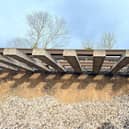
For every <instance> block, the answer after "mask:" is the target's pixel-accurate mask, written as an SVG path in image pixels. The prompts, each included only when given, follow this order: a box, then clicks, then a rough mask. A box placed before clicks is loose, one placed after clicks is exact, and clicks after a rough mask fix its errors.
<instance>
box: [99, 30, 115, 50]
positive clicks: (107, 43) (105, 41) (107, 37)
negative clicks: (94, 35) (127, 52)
mask: <svg viewBox="0 0 129 129" xmlns="http://www.w3.org/2000/svg"><path fill="white" fill-rule="evenodd" d="M115 43H116V42H115V38H114V34H113V33H110V32H106V33H104V34H103V36H102V41H101V46H100V47H101V48H105V49H112V48H113V47H114V45H115Z"/></svg>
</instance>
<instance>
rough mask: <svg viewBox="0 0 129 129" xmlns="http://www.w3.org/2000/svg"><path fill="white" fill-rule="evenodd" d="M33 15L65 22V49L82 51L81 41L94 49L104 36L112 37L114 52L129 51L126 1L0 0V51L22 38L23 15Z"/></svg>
mask: <svg viewBox="0 0 129 129" xmlns="http://www.w3.org/2000/svg"><path fill="white" fill-rule="evenodd" d="M34 11H47V12H49V13H51V14H52V15H56V16H59V17H62V18H64V19H65V21H66V23H67V28H68V30H69V35H70V41H69V43H66V45H65V48H73V49H79V48H82V44H81V42H82V41H84V40H90V41H93V42H95V43H96V46H97V45H98V43H99V42H100V39H101V37H102V34H103V33H104V32H112V33H114V35H115V40H116V45H115V48H118V49H128V48H129V0H0V47H8V43H9V41H10V40H12V39H13V38H15V37H24V36H25V35H26V31H27V21H26V15H27V14H30V13H32V12H34Z"/></svg>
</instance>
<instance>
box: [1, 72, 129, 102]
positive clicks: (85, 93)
mask: <svg viewBox="0 0 129 129" xmlns="http://www.w3.org/2000/svg"><path fill="white" fill-rule="evenodd" d="M128 93H129V77H120V76H116V77H110V76H103V75H97V76H90V75H89V76H88V75H85V74H81V75H73V74H64V75H61V74H41V73H34V74H30V73H9V72H2V73H0V96H1V98H2V96H7V95H11V96H12V95H14V96H20V97H25V98H29V99H31V98H35V97H40V96H44V95H50V96H54V97H55V98H57V99H58V100H59V101H61V102H65V103H73V102H80V101H84V100H110V99H111V98H112V97H113V96H119V95H123V94H128Z"/></svg>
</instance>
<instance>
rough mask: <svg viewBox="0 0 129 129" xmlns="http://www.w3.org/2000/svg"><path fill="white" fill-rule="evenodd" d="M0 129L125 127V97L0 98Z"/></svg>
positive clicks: (128, 113) (128, 124) (128, 123)
mask: <svg viewBox="0 0 129 129" xmlns="http://www.w3.org/2000/svg"><path fill="white" fill-rule="evenodd" d="M0 129H129V96H122V97H115V98H113V100H111V101H107V102H104V101H103V102H102V101H96V102H90V101H85V102H80V103H73V104H64V103H60V102H58V101H57V100H56V99H55V98H54V97H52V96H44V97H40V98H35V99H33V100H28V99H24V98H20V97H17V96H9V97H8V98H7V99H6V100H4V101H0Z"/></svg>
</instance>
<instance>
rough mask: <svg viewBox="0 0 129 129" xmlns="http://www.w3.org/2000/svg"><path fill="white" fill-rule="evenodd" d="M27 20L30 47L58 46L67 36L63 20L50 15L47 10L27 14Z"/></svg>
mask: <svg viewBox="0 0 129 129" xmlns="http://www.w3.org/2000/svg"><path fill="white" fill-rule="evenodd" d="M27 21H28V26H29V30H28V36H29V40H30V41H31V42H32V43H33V46H32V48H37V47H42V48H52V47H60V46H62V45H63V40H64V39H66V37H67V36H68V35H67V34H68V32H67V30H66V23H65V22H64V20H63V19H60V18H58V17H55V16H51V15H50V14H48V13H47V12H35V13H33V14H29V15H28V16H27Z"/></svg>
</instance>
